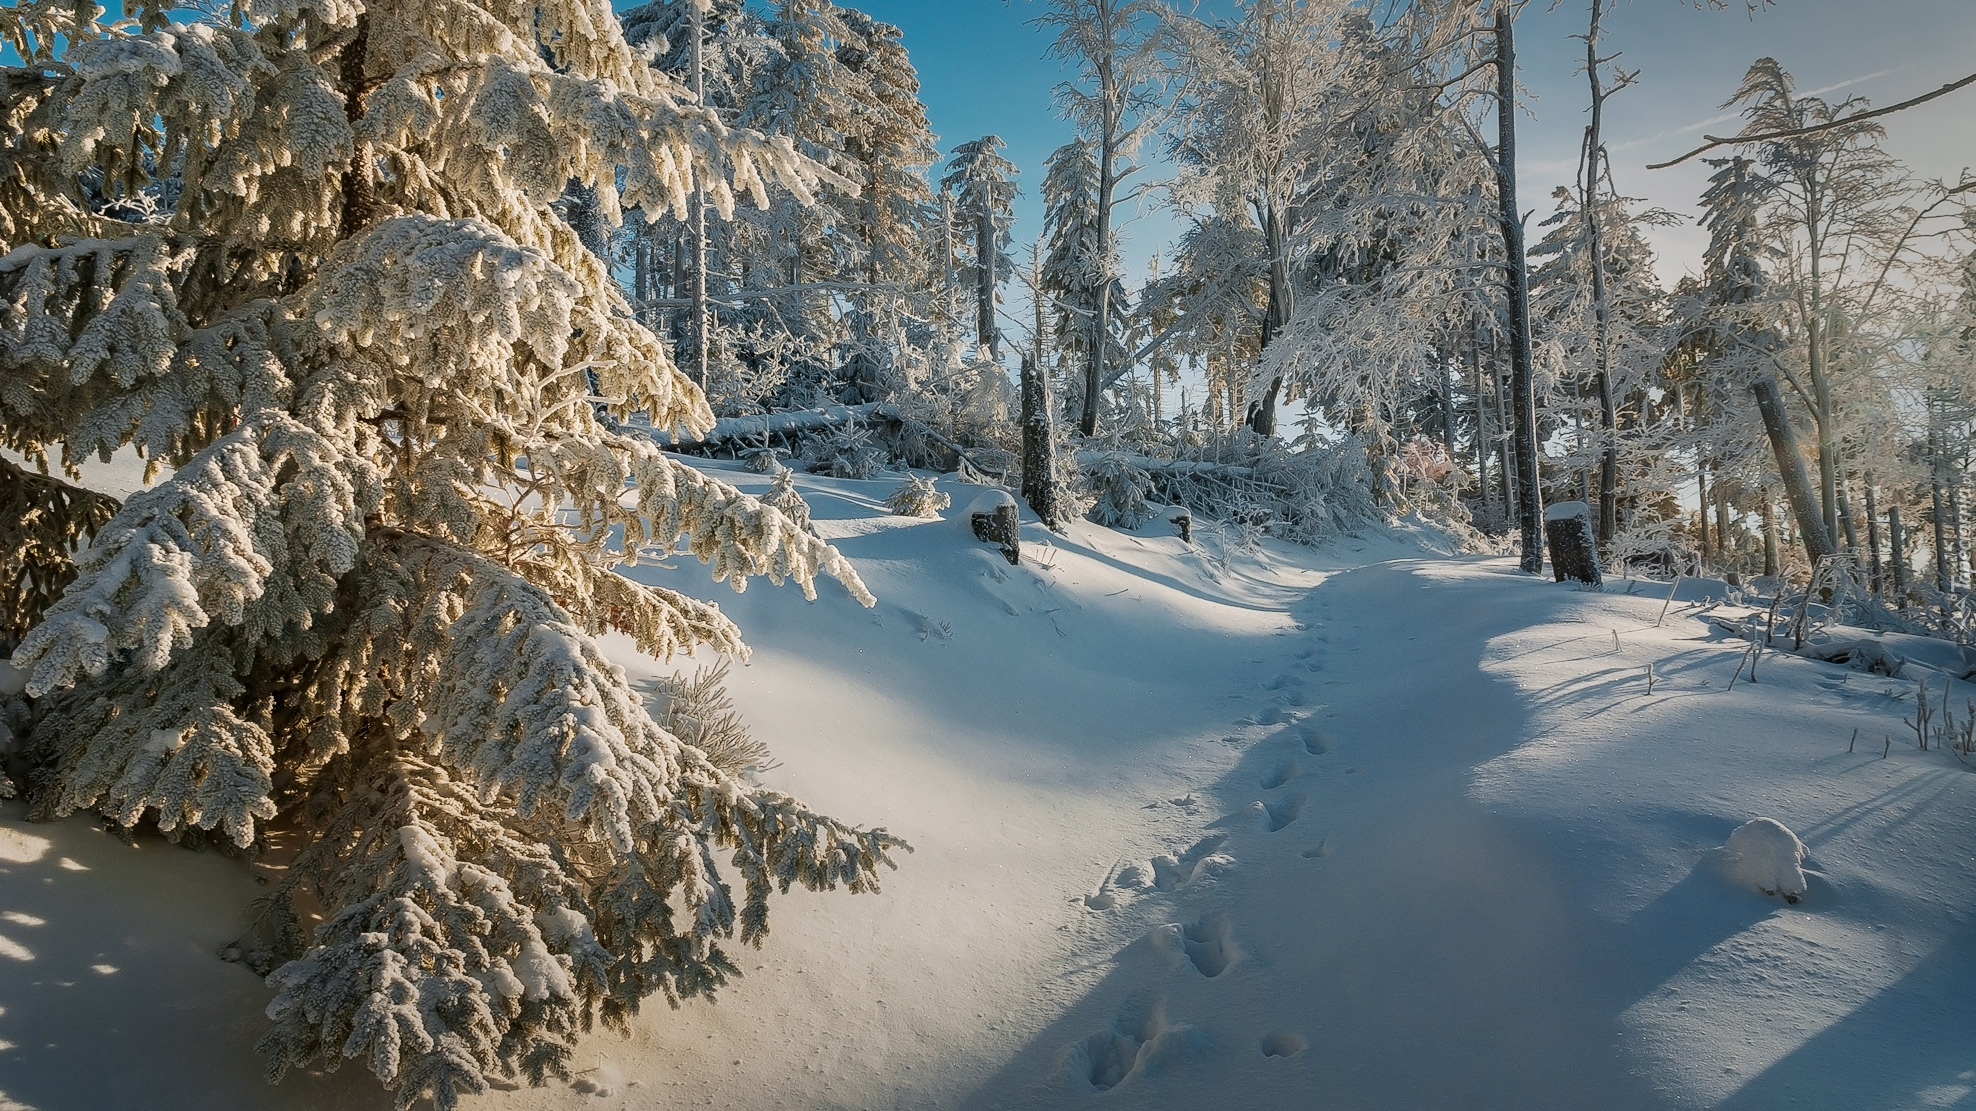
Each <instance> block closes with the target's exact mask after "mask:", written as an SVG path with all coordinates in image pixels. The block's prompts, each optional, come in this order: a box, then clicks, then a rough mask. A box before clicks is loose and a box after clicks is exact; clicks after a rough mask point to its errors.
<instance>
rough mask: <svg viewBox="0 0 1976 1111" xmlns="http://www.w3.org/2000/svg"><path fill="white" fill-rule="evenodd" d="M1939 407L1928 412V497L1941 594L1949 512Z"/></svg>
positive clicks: (1945, 571)
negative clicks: (1937, 418)
mask: <svg viewBox="0 0 1976 1111" xmlns="http://www.w3.org/2000/svg"><path fill="white" fill-rule="evenodd" d="M1935 410H1936V406H1935V405H1934V403H1932V402H1931V403H1930V405H1929V411H1928V424H1929V428H1928V496H1929V498H1930V499H1931V501H1932V504H1933V507H1934V510H1935V513H1934V517H1935V587H1936V589H1938V590H1940V591H1941V592H1942V593H1944V594H1947V593H1948V591H1949V585H1950V582H1951V580H1950V578H1949V527H1948V525H1949V521H1948V518H1949V508H1948V498H1947V496H1946V491H1944V490H1943V489H1942V443H1941V441H1942V434H1941V432H1940V431H1939V430H1938V429H1937V428H1936V427H1935V424H1936V415H1935Z"/></svg>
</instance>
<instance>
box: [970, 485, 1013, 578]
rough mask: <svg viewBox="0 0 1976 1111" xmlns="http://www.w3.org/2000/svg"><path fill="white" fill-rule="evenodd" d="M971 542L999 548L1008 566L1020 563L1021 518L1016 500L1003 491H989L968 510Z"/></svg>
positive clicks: (975, 500)
mask: <svg viewBox="0 0 1976 1111" xmlns="http://www.w3.org/2000/svg"><path fill="white" fill-rule="evenodd" d="M967 523H968V526H969V527H970V528H972V529H974V538H975V539H976V540H980V541H982V542H983V543H987V544H995V545H999V546H1000V547H1001V549H1002V555H1003V556H1005V557H1007V559H1008V561H1009V562H1010V563H1011V564H1016V563H1021V562H1022V517H1021V513H1020V510H1018V509H1017V508H1016V504H1015V498H1013V497H1012V496H1010V495H1009V492H1008V491H1006V490H989V491H988V492H986V493H984V494H982V495H981V496H980V497H978V498H976V499H974V502H973V504H971V505H969V506H968V507H967Z"/></svg>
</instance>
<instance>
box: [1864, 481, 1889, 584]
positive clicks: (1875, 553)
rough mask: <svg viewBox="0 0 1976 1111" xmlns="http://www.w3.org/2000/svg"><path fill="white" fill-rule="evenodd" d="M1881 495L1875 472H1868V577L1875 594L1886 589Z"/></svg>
mask: <svg viewBox="0 0 1976 1111" xmlns="http://www.w3.org/2000/svg"><path fill="white" fill-rule="evenodd" d="M1879 500H1880V495H1879V491H1877V490H1875V489H1874V483H1873V472H1872V471H1868V472H1866V575H1867V582H1868V584H1869V585H1871V587H1872V589H1873V593H1875V594H1878V593H1880V592H1881V591H1883V590H1885V589H1886V581H1885V579H1886V576H1885V570H1884V568H1882V566H1881V564H1880V506H1879Z"/></svg>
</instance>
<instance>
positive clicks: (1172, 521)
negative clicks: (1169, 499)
mask: <svg viewBox="0 0 1976 1111" xmlns="http://www.w3.org/2000/svg"><path fill="white" fill-rule="evenodd" d="M1166 523H1167V524H1169V525H1172V526H1173V531H1174V532H1175V533H1177V534H1178V535H1179V537H1180V542H1181V543H1183V544H1191V543H1193V542H1194V515H1193V514H1192V513H1190V512H1188V511H1187V507H1186V506H1184V505H1170V506H1167V507H1166Z"/></svg>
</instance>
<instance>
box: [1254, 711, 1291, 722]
mask: <svg viewBox="0 0 1976 1111" xmlns="http://www.w3.org/2000/svg"><path fill="white" fill-rule="evenodd" d="M1289 720H1291V718H1290V712H1289V711H1288V710H1285V709H1284V708H1283V707H1281V706H1265V707H1263V708H1262V709H1260V710H1257V711H1256V724H1257V725H1282V724H1283V723H1284V722H1286V721H1289Z"/></svg>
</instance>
